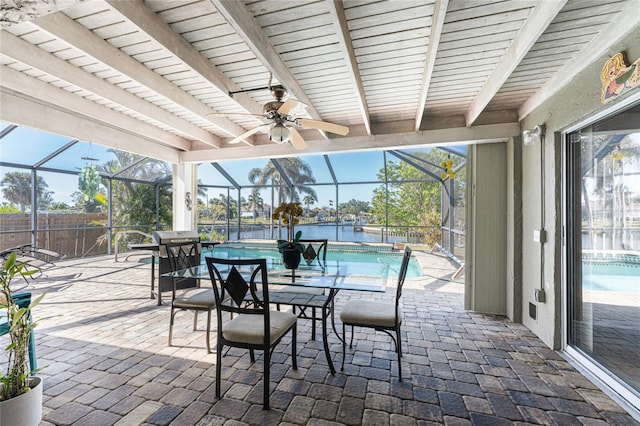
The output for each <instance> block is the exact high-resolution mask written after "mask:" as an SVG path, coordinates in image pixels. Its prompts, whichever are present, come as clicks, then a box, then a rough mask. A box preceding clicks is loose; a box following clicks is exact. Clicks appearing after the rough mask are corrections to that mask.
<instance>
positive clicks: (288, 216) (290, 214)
mask: <svg viewBox="0 0 640 426" xmlns="http://www.w3.org/2000/svg"><path fill="white" fill-rule="evenodd" d="M303 212H304V210H303V209H302V205H301V204H300V203H282V204H280V205H279V206H278V207H276V209H275V210H274V211H273V214H272V215H271V217H272V218H273V220H279V221H282V223H283V224H284V225H286V226H287V235H288V236H289V238H290V239H289V240H278V250H279V251H280V253H282V252H283V251H284V250H285V249H291V248H293V249H296V250H298V251H299V252H300V253H302V252H303V251H304V245H302V244H301V243H300V237H301V236H302V231H298V232H297V233H295V234H294V227H295V225H296V224H297V223H300V217H302V214H303ZM292 236H293V238H292Z"/></svg>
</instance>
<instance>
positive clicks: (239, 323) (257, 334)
mask: <svg viewBox="0 0 640 426" xmlns="http://www.w3.org/2000/svg"><path fill="white" fill-rule="evenodd" d="M269 317H270V318H269V321H270V323H271V327H270V330H271V331H270V339H271V341H270V343H273V342H275V341H276V340H278V339H279V338H280V337H282V336H283V335H284V334H285V333H286V332H287V330H289V328H290V327H291V326H292V325H293V324H295V322H296V319H297V317H296V316H295V315H294V314H292V313H291V312H279V311H270V312H269ZM263 321H264V317H263V316H261V315H249V314H240V315H238V316H237V317H235V318H234V319H232V320H231V321H229V322H227V323H226V324H224V326H223V327H222V337H224V338H225V339H226V340H229V341H231V342H236V343H249V344H252V345H260V344H262V343H263V342H264V323H263Z"/></svg>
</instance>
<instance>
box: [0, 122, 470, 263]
mask: <svg viewBox="0 0 640 426" xmlns="http://www.w3.org/2000/svg"><path fill="white" fill-rule="evenodd" d="M0 151H1V152H2V159H1V161H0V189H1V192H0V203H1V204H0V213H1V214H0V221H1V222H2V226H1V230H0V249H2V250H4V249H7V248H10V247H13V246H17V245H21V244H27V243H31V244H34V245H36V246H39V247H43V248H47V249H50V250H54V251H57V252H59V253H62V254H64V255H66V256H69V257H80V256H87V255H94V254H106V253H114V252H115V251H117V250H120V251H122V247H123V246H124V245H126V243H127V242H137V241H143V240H144V239H145V238H148V235H149V234H150V233H151V232H152V231H154V230H170V229H171V228H172V215H173V212H172V209H173V200H172V166H171V164H170V163H167V162H164V161H159V160H155V159H152V158H149V157H144V156H140V155H136V154H131V153H128V152H124V151H119V150H114V149H111V148H105V147H103V146H100V145H96V144H92V143H88V142H84V141H79V140H70V139H69V138H65V137H61V136H57V135H53V134H47V133H44V132H40V131H36V130H32V129H29V128H25V127H18V126H14V125H10V124H6V123H2V127H1V129H0ZM465 158H466V147H464V146H455V147H438V148H434V147H428V148H411V149H407V150H386V151H363V152H351V153H340V154H325V155H306V156H305V155H303V156H299V157H288V158H263V159H247V160H240V161H221V162H207V163H202V164H199V165H198V193H197V195H195V196H192V198H193V200H191V201H192V202H191V203H188V202H187V203H176V205H177V206H179V207H178V208H181V207H182V206H184V208H189V207H192V208H195V209H196V211H197V226H198V232H199V233H200V234H201V237H202V238H204V239H212V240H218V241H231V240H241V239H267V240H273V239H277V238H281V237H286V228H285V227H283V226H281V225H280V224H279V223H278V222H277V221H274V220H273V219H272V218H271V213H272V210H273V209H274V208H275V207H277V206H278V205H279V204H280V203H282V202H289V201H296V202H300V203H301V206H302V207H303V211H304V213H303V216H302V218H300V223H299V224H298V225H296V230H301V231H302V233H303V236H304V237H305V238H318V237H321V236H322V238H329V239H330V240H332V241H341V242H367V243H393V244H395V243H405V242H408V243H412V244H424V245H426V246H428V247H433V246H435V245H436V244H437V245H438V246H439V247H440V248H441V249H442V250H443V251H445V252H447V253H450V254H451V255H453V256H455V257H457V258H458V259H461V258H463V254H464V231H463V230H464V220H465V219H464V202H465V171H466V168H465V164H466V163H465ZM185 201H189V200H185ZM283 233H284V234H283Z"/></svg>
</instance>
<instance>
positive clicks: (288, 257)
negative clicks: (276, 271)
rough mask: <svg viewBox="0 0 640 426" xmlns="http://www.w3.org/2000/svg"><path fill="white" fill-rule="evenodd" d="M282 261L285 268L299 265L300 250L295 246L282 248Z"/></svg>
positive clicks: (294, 267) (293, 267)
mask: <svg viewBox="0 0 640 426" xmlns="http://www.w3.org/2000/svg"><path fill="white" fill-rule="evenodd" d="M282 263H284V267H285V268H287V269H296V268H297V267H298V265H300V251H299V250H298V249H297V248H295V247H292V248H288V247H287V248H285V249H283V250H282Z"/></svg>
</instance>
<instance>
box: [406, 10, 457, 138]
mask: <svg viewBox="0 0 640 426" xmlns="http://www.w3.org/2000/svg"><path fill="white" fill-rule="evenodd" d="M448 6H449V0H436V4H435V7H434V10H433V18H432V20H431V34H430V35H429V47H428V50H427V60H426V62H425V64H424V73H423V76H422V86H421V88H420V97H419V98H418V109H417V111H416V120H415V125H414V128H415V130H416V131H418V130H420V125H421V124H422V117H423V116H424V109H425V106H426V103H427V95H428V94H429V84H430V83H431V75H432V74H433V67H434V65H435V64H436V55H437V54H438V45H439V44H440V36H441V35H442V27H444V18H445V15H446V14H447V7H448Z"/></svg>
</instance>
